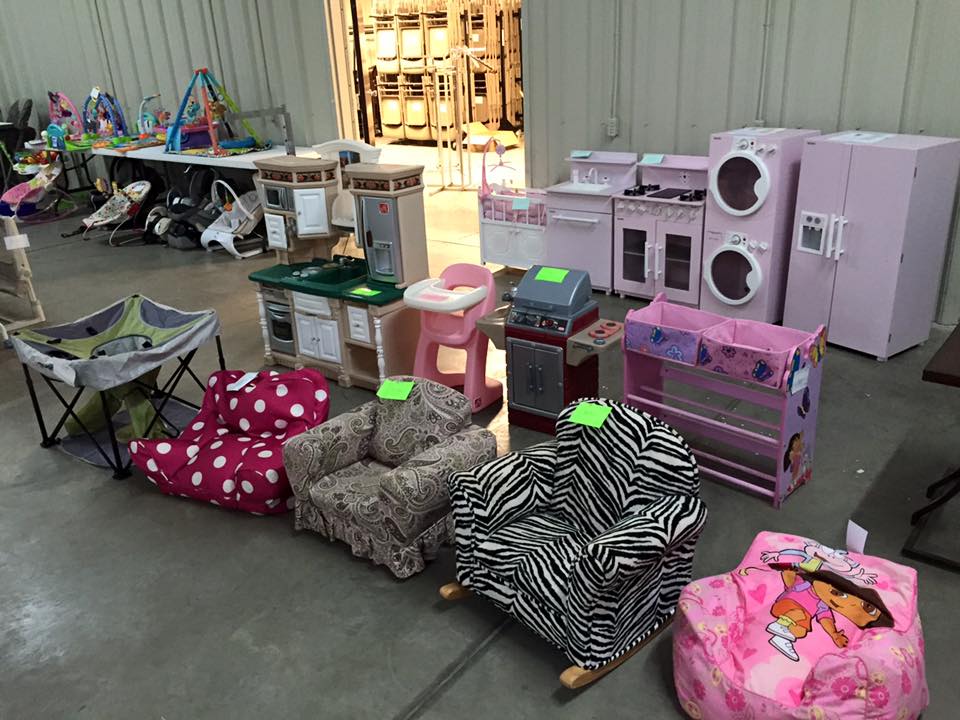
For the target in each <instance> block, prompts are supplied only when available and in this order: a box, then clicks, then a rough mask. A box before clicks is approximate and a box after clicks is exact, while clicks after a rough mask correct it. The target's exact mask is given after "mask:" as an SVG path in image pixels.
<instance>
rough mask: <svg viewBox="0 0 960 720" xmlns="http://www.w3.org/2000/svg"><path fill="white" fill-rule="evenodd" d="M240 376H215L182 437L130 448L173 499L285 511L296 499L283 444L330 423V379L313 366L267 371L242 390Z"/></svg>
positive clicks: (228, 372) (226, 373)
mask: <svg viewBox="0 0 960 720" xmlns="http://www.w3.org/2000/svg"><path fill="white" fill-rule="evenodd" d="M243 375H244V373H243V372H242V371H240V370H221V371H219V372H215V373H213V375H211V376H210V380H209V381H208V384H207V391H206V393H205V394H204V397H203V405H202V406H201V408H200V412H199V413H198V414H197V416H196V417H195V418H194V419H193V420H191V421H190V422H189V423H188V424H187V426H186V427H185V429H184V430H183V432H182V433H181V434H180V437H178V438H173V439H160V440H134V441H132V442H130V444H129V448H130V457H131V459H132V460H133V462H134V464H135V465H136V466H137V467H138V468H140V469H141V470H142V471H143V472H144V474H145V475H146V476H147V479H148V480H149V481H150V482H152V483H154V484H155V485H156V486H157V487H158V488H160V490H161V492H163V493H166V494H167V495H180V496H182V497H188V498H193V499H194V500H203V501H206V502H210V503H213V504H214V505H221V506H224V507H229V508H233V509H236V510H243V511H245V512H250V513H254V514H256V515H260V514H266V513H279V512H285V511H286V510H289V509H291V508H292V507H293V493H292V491H291V490H290V484H289V482H288V481H287V473H286V471H285V470H284V468H283V451H282V449H283V443H284V442H285V441H286V440H288V439H290V438H292V437H294V436H296V435H299V434H300V433H302V432H304V431H305V430H309V429H310V428H312V427H314V426H316V425H319V424H320V423H322V422H324V421H326V419H327V415H328V413H329V411H330V400H329V397H328V393H329V386H328V385H327V380H326V378H324V377H323V375H321V374H320V373H319V372H318V371H316V370H312V369H309V368H304V369H302V370H297V371H295V372H289V373H285V374H283V375H281V374H279V373H276V372H269V371H263V372H260V373H257V375H256V377H255V378H254V379H253V380H252V381H251V382H249V383H247V384H245V385H243V386H242V387H239V388H237V389H230V386H231V385H232V384H233V383H235V382H236V381H237V380H239V379H240V378H241V377H243Z"/></svg>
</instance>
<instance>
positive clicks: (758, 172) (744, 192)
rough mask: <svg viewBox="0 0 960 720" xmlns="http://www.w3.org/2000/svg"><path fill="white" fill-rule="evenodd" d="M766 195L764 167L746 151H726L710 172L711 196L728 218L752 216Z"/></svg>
mask: <svg viewBox="0 0 960 720" xmlns="http://www.w3.org/2000/svg"><path fill="white" fill-rule="evenodd" d="M769 193H770V173H769V171H768V170H767V166H766V165H765V164H764V162H763V160H761V159H760V158H758V157H757V156H756V155H753V154H751V153H749V152H743V151H739V150H734V151H733V152H729V153H727V154H726V155H724V156H723V157H722V158H720V162H718V163H717V164H716V165H715V166H714V167H712V168H711V169H710V194H711V195H713V199H714V200H716V202H717V205H719V206H720V208H721V209H722V210H723V211H724V212H725V213H727V214H729V215H736V216H739V217H742V216H744V215H751V214H752V213H755V212H756V211H757V210H759V209H760V208H761V206H762V205H763V202H764V200H766V199H767V195H768V194H769Z"/></svg>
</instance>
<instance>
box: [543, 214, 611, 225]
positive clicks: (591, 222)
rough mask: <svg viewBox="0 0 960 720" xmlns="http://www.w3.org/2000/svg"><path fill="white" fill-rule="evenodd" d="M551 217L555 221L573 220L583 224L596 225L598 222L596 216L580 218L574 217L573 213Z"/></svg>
mask: <svg viewBox="0 0 960 720" xmlns="http://www.w3.org/2000/svg"><path fill="white" fill-rule="evenodd" d="M553 219H554V220H556V221H557V222H575V223H583V224H584V225H596V224H597V223H598V222H600V221H599V220H597V219H596V218H582V217H575V216H573V215H554V216H553Z"/></svg>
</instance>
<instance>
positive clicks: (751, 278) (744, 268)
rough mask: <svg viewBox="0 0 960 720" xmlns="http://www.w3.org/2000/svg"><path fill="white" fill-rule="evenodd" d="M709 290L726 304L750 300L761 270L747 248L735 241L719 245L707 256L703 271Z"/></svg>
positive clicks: (757, 285)
mask: <svg viewBox="0 0 960 720" xmlns="http://www.w3.org/2000/svg"><path fill="white" fill-rule="evenodd" d="M704 280H706V283H707V287H708V288H710V292H712V293H713V296H714V297H715V298H717V300H719V301H720V302H722V303H726V304H727V305H743V304H744V303H747V302H750V300H752V299H753V296H754V295H756V294H757V291H758V290H759V289H760V284H761V283H762V282H763V270H761V268H760V265H759V264H758V263H757V261H756V259H755V258H754V257H753V255H751V254H750V253H749V252H747V251H746V250H744V249H743V248H742V247H739V246H737V245H722V246H720V247H719V248H717V249H716V250H714V251H713V254H712V255H710V257H709V258H707V264H706V272H705V273H704Z"/></svg>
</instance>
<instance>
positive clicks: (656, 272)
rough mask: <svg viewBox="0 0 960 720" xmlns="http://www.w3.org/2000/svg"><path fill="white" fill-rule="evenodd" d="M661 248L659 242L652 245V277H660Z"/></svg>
mask: <svg viewBox="0 0 960 720" xmlns="http://www.w3.org/2000/svg"><path fill="white" fill-rule="evenodd" d="M661 250H663V247H662V246H661V245H660V243H656V244H655V245H654V246H653V277H654V279H657V280H659V279H660V251H661Z"/></svg>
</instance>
